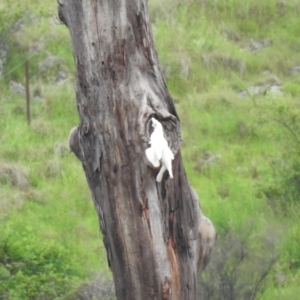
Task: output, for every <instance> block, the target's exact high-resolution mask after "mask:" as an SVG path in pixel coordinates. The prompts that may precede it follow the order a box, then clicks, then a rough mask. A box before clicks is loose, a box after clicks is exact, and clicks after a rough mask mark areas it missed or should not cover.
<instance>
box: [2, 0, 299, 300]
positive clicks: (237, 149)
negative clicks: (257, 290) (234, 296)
mask: <svg viewBox="0 0 300 300" xmlns="http://www.w3.org/2000/svg"><path fill="white" fill-rule="evenodd" d="M9 3H10V9H8V8H7V6H5V5H3V4H1V5H0V16H1V19H2V18H5V20H6V19H8V20H10V21H7V23H3V24H4V25H3V26H2V27H1V32H2V33H3V36H4V38H5V40H6V41H7V43H8V44H9V46H10V50H9V56H8V59H7V61H6V63H5V65H4V77H3V78H0V92H1V99H0V132H1V135H0V144H1V147H0V170H1V167H2V166H6V165H17V166H21V167H22V168H24V169H26V170H27V171H28V178H27V179H28V186H27V187H20V186H18V185H13V184H12V183H11V182H5V183H3V182H2V181H1V176H0V200H1V205H0V231H1V239H0V263H1V264H2V266H3V261H4V258H5V257H6V258H7V259H8V258H10V259H11V260H12V261H13V262H14V263H15V264H16V265H17V266H19V267H18V268H17V267H16V268H15V269H14V270H19V271H18V272H17V273H14V272H12V271H11V270H8V269H3V268H2V269H1V268H0V279H1V280H2V279H3V281H2V282H4V285H5V284H6V286H4V285H3V284H2V283H1V284H2V286H1V284H0V296H1V295H4V296H6V298H7V299H16V300H17V299H31V298H30V297H36V295H37V294H38V285H39V284H41V282H40V281H38V280H36V279H34V280H33V279H32V278H33V277H31V276H37V274H40V273H38V272H36V273H34V272H32V273H26V272H25V270H26V266H27V265H26V263H25V262H27V263H28V265H30V266H32V264H33V265H34V266H35V267H34V268H37V269H38V270H39V272H44V269H43V268H50V269H51V270H52V273H51V274H52V275H51V276H52V277H51V278H52V279H53V280H54V282H55V284H56V285H57V290H55V289H53V286H52V287H51V284H49V285H46V288H47V289H48V290H45V291H44V292H43V293H44V294H43V295H46V294H47V293H48V294H49V295H52V298H53V299H67V297H69V296H70V295H68V293H69V291H74V290H76V288H77V286H78V285H80V283H82V282H84V281H86V280H88V279H89V278H90V276H92V273H93V272H96V271H97V270H100V269H102V270H104V271H105V272H106V273H107V274H108V275H107V276H110V275H109V272H108V266H107V262H106V254H105V250H104V247H103V245H102V242H101V237H100V236H99V233H98V231H99V230H98V228H99V225H98V220H97V216H96V212H95V210H94V207H93V203H92V200H91V197H90V192H89V190H88V187H87V184H86V180H85V176H84V173H83V170H82V167H81V165H80V162H79V161H78V160H77V159H76V158H75V156H74V155H73V154H70V153H69V152H68V148H67V138H68V134H69V131H70V129H71V128H72V127H73V126H75V125H77V124H78V122H79V119H78V116H77V109H76V103H75V90H74V72H75V69H74V64H73V57H72V49H71V46H70V38H69V33H68V31H67V28H65V27H64V26H61V25H58V24H56V21H55V18H54V15H55V12H56V1H39V2H36V1H30V0H27V1H24V2H22V4H17V3H15V2H12V1H9ZM149 6H150V12H151V20H152V22H153V24H152V27H153V31H154V35H155V43H156V48H157V52H158V55H159V58H160V61H161V63H162V65H163V69H164V72H165V76H166V79H167V84H168V87H169V89H170V92H171V94H172V96H173V97H174V99H175V100H176V105H177V110H178V113H179V116H180V119H181V124H182V133H183V138H184V143H183V146H182V153H183V158H184V163H185V167H186V171H187V173H188V177H189V180H190V182H191V184H192V186H193V187H194V188H195V190H196V191H197V193H198V194H199V195H200V200H201V207H202V210H203V213H204V214H205V215H206V216H208V217H209V218H210V219H211V220H212V221H213V223H214V224H215V226H216V228H217V230H218V232H219V233H222V232H223V231H224V230H227V231H230V230H235V231H236V232H238V230H239V228H244V227H245V224H248V222H251V221H252V222H253V221H254V223H255V230H254V231H253V234H252V236H251V241H253V243H254V244H257V245H261V247H262V244H261V239H262V235H264V234H265V230H266V228H267V227H268V226H273V225H270V224H275V225H274V228H275V229H274V230H275V231H276V230H277V231H278V232H282V231H283V232H284V234H278V238H277V244H278V248H279V249H280V258H279V260H278V261H277V263H276V265H275V267H274V269H273V270H272V272H271V274H270V276H269V277H268V281H267V289H266V291H265V293H264V294H263V296H262V298H261V299H264V300H268V299H297V296H298V294H299V287H298V281H299V276H300V257H299V253H300V246H299V245H300V243H299V230H300V225H299V214H297V211H298V210H299V204H300V192H299V189H297V182H298V181H297V180H299V178H300V175H299V174H300V167H299V166H300V163H299V157H300V155H299V150H298V149H299V142H298V141H297V139H298V138H299V139H300V136H299V125H298V124H299V116H300V109H299V92H300V88H299V83H300V73H295V74H291V73H290V72H289V70H290V69H291V68H292V67H294V66H297V65H299V64H300V63H299V62H300V51H299V50H300V42H299V38H298V35H299V29H300V20H299V17H298V16H299V13H300V3H299V2H298V1H296V0H294V1H288V2H284V1H273V0H264V1H260V0H247V1H240V0H231V1H225V0H218V1H217V0H216V1H205V0H203V1H196V0H195V1H171V0H164V1H158V0H152V1H149ZM24 11H26V13H25V14H24V13H23V12H24ZM21 16H22V17H23V18H24V20H25V22H24V25H23V27H21V29H19V30H15V31H14V33H13V34H7V33H6V32H7V30H8V28H10V27H11V26H12V25H13V24H14V23H15V22H16V20H18V19H19V18H20V17H21ZM26 16H27V17H26ZM32 16H39V17H38V18H35V19H34V20H35V21H34V22H33V21H32V22H29V21H28V20H29V19H30V18H31V17H32ZM261 40H266V41H267V45H266V46H265V47H263V48H261V49H260V50H259V51H253V49H252V48H251V47H253V41H256V42H257V41H261ZM51 55H55V56H57V57H58V60H57V61H56V62H55V63H54V64H53V65H52V66H51V67H50V68H48V69H46V70H41V69H40V68H39V64H41V63H42V62H43V61H44V60H45V59H47V58H49V56H51ZM27 58H28V59H29V63H30V76H31V91H32V95H39V96H40V98H33V99H32V105H31V108H32V123H31V126H30V127H28V126H27V124H26V111H25V98H24V95H15V94H12V93H11V91H10V89H9V83H10V81H11V80H14V81H18V82H22V83H24V67H23V62H24V61H25V59H27ZM59 71H63V72H65V74H66V79H65V81H64V84H63V85H58V84H57V83H56V78H57V73H58V72H59ZM265 84H280V85H281V87H282V91H283V94H282V95H278V96H272V94H270V93H266V94H260V95H254V96H249V97H246V98H243V97H241V96H240V94H239V93H240V92H241V91H245V90H247V89H248V88H250V87H251V86H253V85H265ZM208 158H212V161H209V162H207V161H206V160H207V159H208ZM0 173H1V172H0ZM219 238H222V236H220V237H219ZM7 241H11V242H10V243H11V244H9V243H8V242H7ZM258 248H259V246H258ZM33 249H35V250H33ZM15 251H16V253H15ZM257 251H258V250H257ZM260 251H262V252H265V255H268V251H269V249H267V248H263V249H260ZM31 253H33V254H32V255H31ZM45 253H46V254H47V255H44V254H45ZM51 253H52V255H53V256H55V255H56V256H55V259H54V258H53V257H52V256H51ZM51 257H52V258H51ZM70 259H71V260H70ZM39 260H40V264H38V261H39ZM20 263H22V264H23V265H22V266H21V265H19V264H20ZM24 264H25V265H24ZM35 264H36V265H35ZM37 265H39V267H37ZM58 265H63V267H65V269H64V270H61V269H59V268H58ZM24 266H25V267H24ZM23 267H24V268H25V269H24V268H23ZM34 268H33V269H34ZM63 272H69V274H71V275H70V278H69V279H68V280H65V278H64V277H63V276H62V273H63ZM26 274H27V275H28V276H27V275H26ZM26 276H27V277H26ZM280 276H281V277H280ZM278 277H280V278H283V279H282V280H281V279H280V280H279V279H278ZM29 278H31V279H32V280H33V281H34V282H36V285H32V289H31V292H30V293H31V294H28V295H24V294H22V293H23V292H22V289H23V288H22V287H23V284H25V283H26V280H29ZM35 278H36V277H35ZM48 279H49V278H48ZM52 279H51V280H52ZM1 280H0V282H1ZM43 280H45V281H47V279H46V278H44V279H43ZM51 280H50V281H49V282H51ZM8 285H9V290H10V296H8V295H7V294H1V293H2V292H3V291H4V290H5V289H6V290H7V286H8ZM17 286H19V287H20V288H17ZM1 289H2V290H1ZM55 292H57V293H59V294H60V296H57V298H55V296H53V295H54V294H51V293H55ZM18 293H19V294H18ZM18 297H19V298H18ZM26 297H27V298H26ZM52 298H51V299H52ZM34 299H35V298H34Z"/></svg>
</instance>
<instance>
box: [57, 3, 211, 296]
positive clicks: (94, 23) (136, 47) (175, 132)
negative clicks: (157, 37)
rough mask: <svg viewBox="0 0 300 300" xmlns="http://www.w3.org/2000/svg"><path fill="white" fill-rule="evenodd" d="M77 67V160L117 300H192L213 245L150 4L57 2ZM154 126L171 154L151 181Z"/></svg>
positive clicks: (74, 137) (73, 137)
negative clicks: (167, 168) (169, 166)
mask: <svg viewBox="0 0 300 300" xmlns="http://www.w3.org/2000/svg"><path fill="white" fill-rule="evenodd" d="M58 2H59V4H58V12H59V18H60V20H61V21H62V22H63V23H64V24H65V25H66V26H67V27H68V28H69V30H70V34H71V39H72V44H73V50H74V59H75V63H76V68H77V88H76V98H77V108H78V113H79V116H80V120H81V123H80V125H79V126H78V127H76V128H74V129H73V130H72V131H71V135H70V147H71V149H72V150H73V152H74V153H75V154H76V156H77V157H78V158H79V159H80V160H81V162H82V165H83V168H84V171H85V174H86V178H87V182H88V184H89V188H90V190H91V192H92V195H93V200H94V204H95V208H96V210H97V213H98V216H99V222H100V228H101V231H102V233H103V240H104V244H105V247H106V250H107V257H108V263H109V266H110V268H111V270H112V273H113V277H114V282H115V287H116V294H117V297H118V299H122V300H125V299H126V300H134V299H136V300H141V299H143V300H147V299H149V300H150V299H151V300H153V299H164V300H166V299H172V300H175V299H177V300H192V299H196V287H197V277H198V276H197V275H198V273H199V271H201V270H202V269H203V268H204V267H205V265H206V264H207V262H208V259H209V256H210V252H211V250H212V247H213V244H214V241H215V231H214V228H213V225H212V224H211V222H210V221H209V220H208V219H207V218H205V217H204V216H203V215H202V214H201V211H200V208H199V202H198V198H197V196H196V194H195V193H194V191H193V190H192V188H191V186H190V184H189V182H188V180H187V177H186V173H185V170H184V167H183V164H182V158H181V155H180V150H179V149H180V145H181V135H180V123H179V119H178V116H177V113H176V111H175V107H174V104H173V100H172V98H171V96H170V94H169V92H168V89H167V86H166V83H165V81H164V78H163V75H162V72H161V69H160V66H159V62H158V58H157V54H156V51H155V48H154V43H153V36H152V31H151V27H150V23H149V17H148V11H147V4H146V2H147V1H146V0H59V1H58ZM151 117H155V118H156V119H157V120H159V121H160V122H161V124H162V125H163V128H164V132H165V136H166V139H167V140H168V143H169V146H170V148H171V150H172V152H173V153H174V156H175V159H174V160H173V173H174V179H170V178H169V175H168V173H167V172H166V173H165V174H164V177H163V179H162V181H161V182H160V183H158V182H156V179H155V178H156V174H157V172H158V170H156V169H154V168H151V167H150V166H149V162H148V161H147V158H146V155H145V150H146V149H147V148H148V147H149V144H148V142H149V137H150V134H151V131H150V124H151V121H150V120H151Z"/></svg>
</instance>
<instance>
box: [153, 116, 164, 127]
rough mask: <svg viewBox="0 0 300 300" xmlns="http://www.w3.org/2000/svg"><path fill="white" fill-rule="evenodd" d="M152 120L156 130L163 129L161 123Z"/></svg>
mask: <svg viewBox="0 0 300 300" xmlns="http://www.w3.org/2000/svg"><path fill="white" fill-rule="evenodd" d="M151 120H152V127H153V128H154V129H158V128H159V129H162V125H161V123H160V122H159V121H157V120H156V119H154V118H152V119H151Z"/></svg>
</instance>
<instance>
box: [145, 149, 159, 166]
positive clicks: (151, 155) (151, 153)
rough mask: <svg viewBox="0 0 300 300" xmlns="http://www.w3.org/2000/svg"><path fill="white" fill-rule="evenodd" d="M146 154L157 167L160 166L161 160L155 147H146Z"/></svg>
mask: <svg viewBox="0 0 300 300" xmlns="http://www.w3.org/2000/svg"><path fill="white" fill-rule="evenodd" d="M146 156H147V158H148V160H149V161H150V162H151V164H152V165H153V166H154V167H155V168H157V167H159V165H160V162H159V159H158V158H157V156H156V154H155V151H154V149H153V147H150V148H148V149H146Z"/></svg>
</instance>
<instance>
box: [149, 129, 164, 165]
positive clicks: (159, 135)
mask: <svg viewBox="0 0 300 300" xmlns="http://www.w3.org/2000/svg"><path fill="white" fill-rule="evenodd" d="M163 139H164V136H163V132H160V131H157V130H154V132H153V133H152V135H151V140H150V141H151V148H153V150H154V152H155V154H156V156H157V158H158V159H159V160H160V159H161V157H162V151H163Z"/></svg>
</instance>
